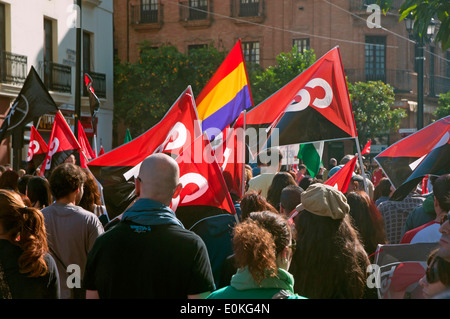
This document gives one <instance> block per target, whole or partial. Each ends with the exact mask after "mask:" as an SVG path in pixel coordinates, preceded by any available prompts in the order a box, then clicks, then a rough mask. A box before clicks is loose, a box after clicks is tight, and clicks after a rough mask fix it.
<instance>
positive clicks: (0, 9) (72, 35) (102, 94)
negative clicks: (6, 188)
mask: <svg viewBox="0 0 450 319" xmlns="http://www.w3.org/2000/svg"><path fill="white" fill-rule="evenodd" d="M80 12H81V15H80V14H79V13H80ZM79 26H81V29H82V32H81V34H82V38H81V52H80V57H81V70H80V71H81V73H82V74H84V73H88V74H89V75H90V76H91V77H92V79H93V85H94V89H95V92H96V94H97V96H98V97H99V99H100V102H101V105H100V109H99V111H98V113H97V116H96V118H97V121H96V124H95V125H96V136H97V139H96V141H95V142H96V143H94V140H93V137H94V127H93V126H92V124H91V120H92V119H91V113H90V109H89V100H88V95H87V92H86V90H85V88H84V83H83V82H82V81H83V79H82V74H80V75H79V76H76V74H75V73H76V56H77V50H76V33H77V27H79ZM0 29H1V30H0V59H1V63H0V125H1V123H2V121H3V119H4V118H5V116H6V115H7V112H8V109H9V107H10V106H11V104H12V103H13V101H14V100H15V98H16V97H17V95H18V94H19V92H20V89H21V88H22V85H23V83H24V81H25V79H26V76H27V74H28V72H29V70H30V68H31V66H33V67H34V68H35V69H36V71H37V72H38V73H39V75H40V77H41V79H42V81H43V82H44V84H45V85H46V87H47V89H48V91H49V92H50V94H51V96H52V98H53V99H54V101H55V102H56V104H57V106H58V107H59V109H60V110H61V112H62V113H63V115H64V117H65V118H66V120H67V122H68V124H69V126H71V128H72V130H73V131H74V123H75V120H74V116H75V81H76V79H78V80H79V81H80V83H81V90H80V91H81V118H80V121H81V123H82V125H83V127H84V130H85V132H86V135H87V136H88V139H90V142H91V146H92V147H93V148H94V145H95V144H96V145H98V147H100V144H101V145H103V147H104V149H105V150H109V149H111V147H112V122H113V107H114V102H113V95H114V92H113V87H114V86H113V3H112V1H110V0H109V1H108V0H106V1H102V0H83V1H82V2H81V11H80V8H79V7H78V6H77V5H76V1H74V0H36V1H29V0H1V1H0ZM53 120H54V115H53V114H48V115H44V116H42V117H41V118H40V119H39V122H38V123H36V124H37V129H38V132H39V133H40V134H41V135H42V137H43V138H44V140H46V142H48V140H49V138H50V133H51V128H52V123H53ZM25 134H27V132H26V133H25ZM28 134H29V133H28ZM25 141H26V138H25ZM25 144H26V143H25ZM27 151H28V145H27V144H26V145H24V146H23V149H22V156H21V158H22V160H25V158H26V152H27ZM11 157H12V152H11V137H9V138H7V139H5V140H3V141H2V144H1V146H0V165H5V164H11V162H12V159H11Z"/></svg>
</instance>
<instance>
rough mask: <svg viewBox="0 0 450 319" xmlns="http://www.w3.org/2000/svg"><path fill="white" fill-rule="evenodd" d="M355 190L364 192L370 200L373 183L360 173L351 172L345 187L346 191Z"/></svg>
mask: <svg viewBox="0 0 450 319" xmlns="http://www.w3.org/2000/svg"><path fill="white" fill-rule="evenodd" d="M369 183H370V184H369ZM356 191H362V192H366V193H367V195H368V196H369V198H370V199H371V200H372V199H373V185H371V182H370V180H369V179H368V178H364V177H363V176H362V175H360V174H353V176H352V177H351V179H350V183H349V185H348V189H347V192H356Z"/></svg>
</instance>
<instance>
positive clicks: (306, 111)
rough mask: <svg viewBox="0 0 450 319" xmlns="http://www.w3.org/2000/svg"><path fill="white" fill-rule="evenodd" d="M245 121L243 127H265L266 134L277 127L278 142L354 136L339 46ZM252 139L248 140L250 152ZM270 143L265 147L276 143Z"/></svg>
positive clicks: (256, 108) (352, 119) (253, 110)
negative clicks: (245, 125)
mask: <svg viewBox="0 0 450 319" xmlns="http://www.w3.org/2000/svg"><path fill="white" fill-rule="evenodd" d="M246 122H247V123H246V124H247V128H250V127H253V128H255V129H259V128H267V129H268V130H270V134H272V133H273V131H274V129H273V128H277V129H278V134H279V145H289V144H299V143H307V142H315V141H322V140H331V139H340V138H349V137H356V136H357V133H356V126H355V120H354V117H353V111H352V107H351V104H350V98H349V95H348V88H347V82H346V80H345V74H344V68H343V65H342V61H341V55H340V52H339V47H336V48H334V49H332V50H331V51H329V52H328V53H327V54H325V55H324V56H323V57H322V58H320V59H319V60H318V61H317V62H315V63H314V64H313V65H311V66H310V67H309V68H308V69H306V70H305V71H304V72H302V73H301V74H300V75H299V76H297V77H296V78H294V79H293V80H292V81H291V82H289V83H288V84H286V85H285V86H284V87H282V88H281V89H280V90H278V91H277V92H275V93H274V94H273V95H271V96H270V97H269V98H267V99H266V100H265V101H263V102H262V103H261V104H259V105H258V106H256V107H255V108H254V109H252V110H251V111H249V112H248V114H247V118H246ZM257 133H259V132H257ZM259 139H261V140H260V141H258V142H259V147H262V146H263V145H261V143H262V142H263V139H262V138H261V137H259ZM256 142H257V141H255V140H253V141H250V142H249V146H250V147H251V149H252V152H253V153H254V152H255V145H256ZM272 143H274V141H273V142H272V141H269V142H268V147H269V146H277V145H271V144H272Z"/></svg>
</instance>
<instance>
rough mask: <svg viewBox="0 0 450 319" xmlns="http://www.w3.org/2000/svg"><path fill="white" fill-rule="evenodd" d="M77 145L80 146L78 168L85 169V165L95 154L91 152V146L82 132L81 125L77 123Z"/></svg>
mask: <svg viewBox="0 0 450 319" xmlns="http://www.w3.org/2000/svg"><path fill="white" fill-rule="evenodd" d="M78 143H79V144H80V147H81V148H80V166H81V167H82V168H87V163H88V162H89V161H90V160H92V159H94V158H96V156H95V152H94V151H93V150H92V148H91V145H90V144H89V141H88V139H87V136H86V132H85V131H84V128H83V125H82V124H81V122H80V121H78Z"/></svg>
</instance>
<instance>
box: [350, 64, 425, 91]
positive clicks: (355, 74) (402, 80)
mask: <svg viewBox="0 0 450 319" xmlns="http://www.w3.org/2000/svg"><path fill="white" fill-rule="evenodd" d="M345 75H346V76H347V78H348V81H349V82H351V83H354V82H367V81H382V82H384V83H387V84H390V85H391V86H393V87H394V90H395V91H396V92H410V91H413V90H414V86H413V82H414V83H416V82H415V80H414V81H413V78H416V77H417V76H415V73H414V72H412V71H410V70H399V69H386V70H379V71H378V72H368V71H367V70H364V69H345Z"/></svg>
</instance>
